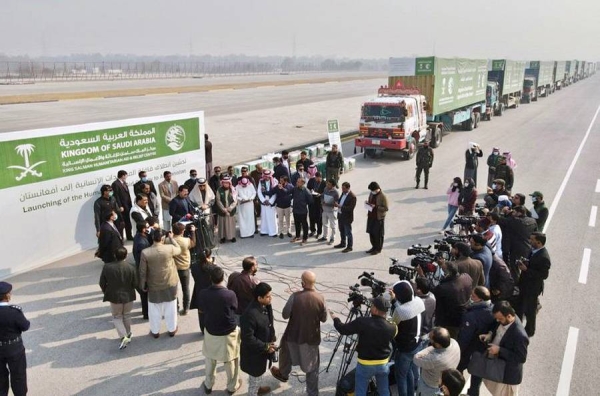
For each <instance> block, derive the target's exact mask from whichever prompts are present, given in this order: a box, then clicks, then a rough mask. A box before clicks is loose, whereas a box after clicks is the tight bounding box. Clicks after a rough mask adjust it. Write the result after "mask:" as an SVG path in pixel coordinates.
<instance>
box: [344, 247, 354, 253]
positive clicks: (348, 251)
mask: <svg viewBox="0 0 600 396" xmlns="http://www.w3.org/2000/svg"><path fill="white" fill-rule="evenodd" d="M351 251H352V248H351V247H347V248H346V249H344V250H342V253H350V252H351Z"/></svg>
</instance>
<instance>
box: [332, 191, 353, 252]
mask: <svg viewBox="0 0 600 396" xmlns="http://www.w3.org/2000/svg"><path fill="white" fill-rule="evenodd" d="M334 205H335V207H336V208H337V210H338V228H339V230H340V237H341V241H340V243H338V244H337V245H335V246H334V248H336V249H341V248H345V249H344V250H342V253H349V252H351V251H352V245H353V242H354V240H353V238H352V222H353V221H354V208H355V207H356V195H354V193H353V192H352V191H350V183H348V182H343V183H342V195H341V196H340V199H339V200H338V201H337V202H336V203H335V204H334Z"/></svg>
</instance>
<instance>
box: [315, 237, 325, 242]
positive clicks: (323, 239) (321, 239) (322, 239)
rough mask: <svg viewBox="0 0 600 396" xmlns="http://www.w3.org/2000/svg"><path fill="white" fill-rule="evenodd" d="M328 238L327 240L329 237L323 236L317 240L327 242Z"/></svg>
mask: <svg viewBox="0 0 600 396" xmlns="http://www.w3.org/2000/svg"><path fill="white" fill-rule="evenodd" d="M326 240H327V237H322V238H319V239H317V241H319V242H325V241H326Z"/></svg>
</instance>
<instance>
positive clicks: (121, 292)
mask: <svg viewBox="0 0 600 396" xmlns="http://www.w3.org/2000/svg"><path fill="white" fill-rule="evenodd" d="M115 258H116V260H115V261H114V262H112V263H107V264H106V265H104V268H102V273H101V274H100V288H101V289H102V293H104V299H103V300H102V301H108V302H110V310H111V312H112V317H113V323H114V325H115V328H116V329H117V333H118V334H119V349H125V348H126V347H127V344H129V343H130V342H131V309H132V308H133V302H134V301H135V288H136V286H137V273H136V270H135V267H134V266H133V265H131V264H129V263H128V262H126V261H125V259H126V258H127V249H125V248H124V247H120V248H118V249H117V252H116V255H115Z"/></svg>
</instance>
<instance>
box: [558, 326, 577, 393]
mask: <svg viewBox="0 0 600 396" xmlns="http://www.w3.org/2000/svg"><path fill="white" fill-rule="evenodd" d="M578 337H579V329H578V328H575V327H569V335H568V336H567V346H566V347H565V355H564V356H563V362H562V367H561V368H560V377H559V380H558V388H557V389H556V394H557V395H559V396H569V392H570V388H571V377H572V376H573V366H574V365H575V351H576V350H577V338H578Z"/></svg>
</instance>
